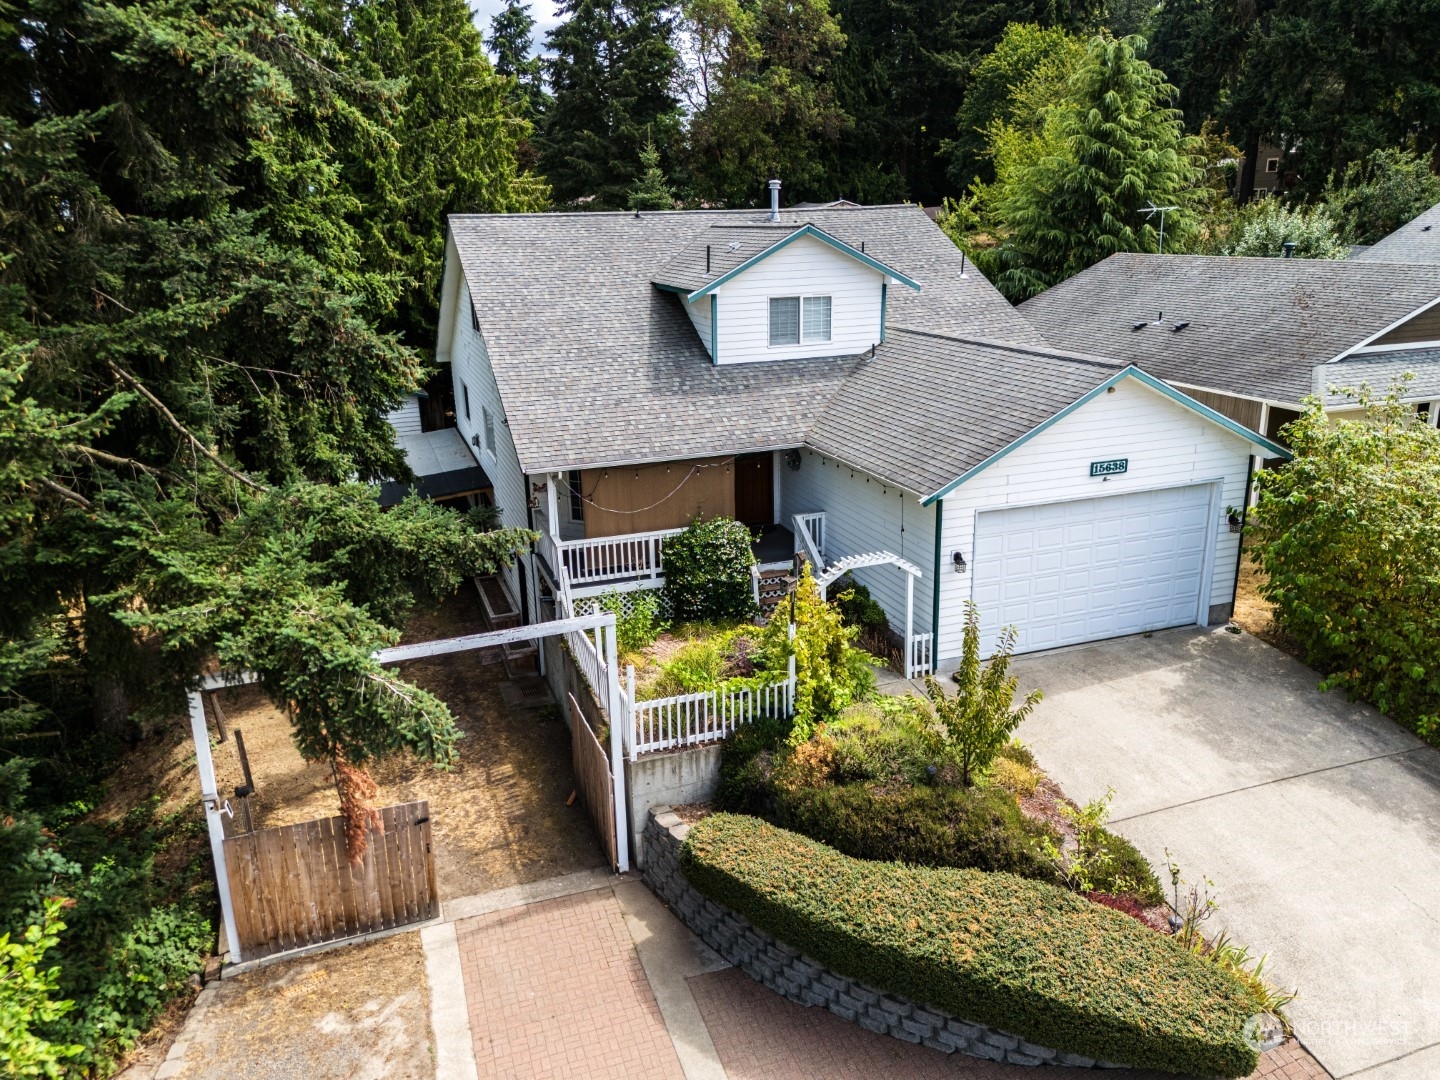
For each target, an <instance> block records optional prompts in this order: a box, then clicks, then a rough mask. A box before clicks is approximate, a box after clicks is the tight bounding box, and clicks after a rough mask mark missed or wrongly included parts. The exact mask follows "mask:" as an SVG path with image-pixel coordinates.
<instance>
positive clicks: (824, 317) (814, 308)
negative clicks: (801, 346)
mask: <svg viewBox="0 0 1440 1080" xmlns="http://www.w3.org/2000/svg"><path fill="white" fill-rule="evenodd" d="M800 303H801V307H802V308H803V313H802V314H803V318H802V320H801V321H802V322H803V324H804V325H803V326H802V327H801V333H800V340H802V341H829V340H830V297H828V296H807V297H805V299H804V300H802V301H801V302H800Z"/></svg>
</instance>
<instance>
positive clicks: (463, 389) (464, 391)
mask: <svg viewBox="0 0 1440 1080" xmlns="http://www.w3.org/2000/svg"><path fill="white" fill-rule="evenodd" d="M460 395H461V397H463V398H464V399H465V419H466V420H469V419H470V387H468V386H466V385H465V384H464V383H463V382H462V383H461V384H460Z"/></svg>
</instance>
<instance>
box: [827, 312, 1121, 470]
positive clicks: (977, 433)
mask: <svg viewBox="0 0 1440 1080" xmlns="http://www.w3.org/2000/svg"><path fill="white" fill-rule="evenodd" d="M1123 367H1124V365H1122V364H1116V363H1112V362H1110V361H1107V360H1099V359H1095V358H1093V357H1084V356H1075V355H1073V354H1068V353H1060V352H1056V351H1054V350H1049V349H1044V348H1038V347H1025V346H1019V345H1003V344H999V343H996V342H992V341H975V340H967V339H961V338H957V337H942V336H939V335H936V334H928V333H920V332H916V331H914V330H898V331H895V332H894V333H892V334H890V335H889V338H888V340H887V341H886V342H885V344H884V345H882V346H880V347H879V348H878V349H876V350H875V356H874V358H873V359H870V360H866V361H864V362H863V363H862V364H861V365H860V366H859V368H858V369H857V370H856V372H855V374H854V375H852V376H851V377H850V379H849V380H847V381H846V383H845V384H844V385H843V386H841V387H840V389H839V390H838V391H837V392H836V394H835V396H834V397H833V398H832V399H831V401H830V404H829V407H828V408H826V410H825V412H824V413H823V414H822V415H821V417H820V419H819V420H818V421H817V423H816V424H815V426H814V428H813V429H812V430H811V431H810V435H809V437H808V438H807V439H806V442H807V443H808V444H809V445H810V446H811V447H812V448H813V449H814V450H816V451H817V452H818V453H820V454H826V455H830V456H831V457H834V458H836V459H838V460H840V461H843V462H845V463H846V464H847V465H853V466H855V467H856V468H859V469H864V470H865V471H866V472H868V473H871V474H872V475H874V476H877V477H879V478H880V479H882V480H888V481H890V482H891V483H894V484H897V485H899V486H900V487H903V488H904V489H905V490H907V491H911V492H914V493H915V494H917V495H929V494H932V493H933V492H935V491H938V490H939V489H940V488H942V487H944V486H945V485H946V484H948V483H949V482H950V481H951V480H954V479H955V478H956V477H958V476H960V475H961V474H962V473H964V472H966V471H967V470H969V469H971V468H973V467H974V466H976V465H978V464H980V463H981V462H982V461H984V460H985V459H986V458H988V457H989V456H990V455H991V454H993V453H995V452H996V451H997V450H1002V449H1004V448H1005V447H1007V446H1009V445H1010V444H1011V443H1012V442H1014V441H1015V440H1016V439H1018V438H1020V437H1021V436H1022V435H1024V434H1025V433H1026V432H1028V431H1031V430H1032V429H1034V428H1035V427H1037V426H1039V425H1040V424H1042V423H1044V422H1045V421H1046V420H1048V419H1050V417H1052V416H1054V415H1055V414H1056V413H1058V412H1059V411H1060V410H1061V409H1063V408H1065V407H1066V406H1067V405H1070V404H1071V403H1073V402H1074V401H1076V400H1077V399H1079V398H1080V397H1083V396H1084V395H1085V394H1086V393H1088V392H1089V391H1091V390H1093V389H1095V387H1097V386H1099V385H1100V384H1101V383H1103V382H1104V381H1105V380H1106V379H1109V378H1110V377H1111V376H1113V375H1114V374H1115V373H1116V372H1118V371H1120V370H1121V369H1122V368H1123Z"/></svg>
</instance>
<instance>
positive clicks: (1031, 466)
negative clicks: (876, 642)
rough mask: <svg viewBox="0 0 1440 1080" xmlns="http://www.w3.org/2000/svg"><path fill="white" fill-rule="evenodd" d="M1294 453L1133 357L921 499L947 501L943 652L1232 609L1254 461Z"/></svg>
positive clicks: (1056, 644)
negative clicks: (1009, 632)
mask: <svg viewBox="0 0 1440 1080" xmlns="http://www.w3.org/2000/svg"><path fill="white" fill-rule="evenodd" d="M1277 450H1279V451H1280V453H1281V454H1283V453H1284V451H1283V450H1281V449H1280V448H1279V447H1276V446H1275V444H1273V443H1271V442H1269V441H1268V440H1266V439H1264V438H1263V437H1262V436H1260V435H1258V434H1257V433H1255V432H1252V431H1249V430H1248V429H1246V428H1243V427H1241V426H1240V425H1239V424H1237V423H1236V422H1235V421H1233V420H1231V419H1229V418H1228V417H1225V416H1222V415H1221V414H1219V413H1216V412H1214V411H1213V410H1211V409H1208V408H1207V407H1205V406H1204V405H1202V404H1200V403H1199V402H1196V401H1194V400H1193V399H1190V398H1187V397H1185V396H1184V395H1183V394H1181V393H1180V392H1178V391H1176V390H1175V389H1174V388H1172V387H1170V386H1167V385H1166V384H1164V383H1161V382H1160V381H1159V380H1157V379H1154V378H1152V377H1151V376H1149V375H1146V374H1145V373H1144V372H1142V371H1139V370H1138V369H1136V368H1133V367H1132V368H1126V369H1125V370H1123V371H1122V372H1120V373H1119V374H1117V375H1114V376H1113V377H1111V378H1110V379H1107V380H1105V381H1104V382H1101V383H1100V385H1098V386H1095V387H1093V389H1091V390H1090V391H1089V392H1087V393H1085V394H1083V395H1081V396H1080V397H1079V398H1078V399H1074V400H1072V401H1071V403H1070V404H1069V405H1067V406H1065V407H1063V408H1061V409H1059V410H1057V411H1056V412H1055V413H1054V414H1053V415H1052V416H1051V417H1050V418H1048V419H1047V420H1045V421H1044V422H1042V423H1039V424H1038V425H1036V426H1034V427H1032V428H1031V429H1029V430H1028V431H1026V432H1025V433H1024V434H1023V435H1022V436H1021V437H1019V438H1015V439H1012V440H1011V441H1010V442H1009V443H1007V444H1006V445H1005V446H1003V447H1001V448H999V449H998V450H995V451H993V452H992V453H990V454H989V455H988V456H987V457H986V458H985V459H984V460H982V461H979V462H978V463H976V464H975V465H974V466H972V467H971V468H970V469H969V470H968V471H966V472H965V473H963V474H962V475H960V476H959V477H958V478H957V479H956V480H954V481H953V482H952V483H950V484H948V485H946V486H945V487H944V488H942V489H941V490H939V491H937V492H936V493H935V494H934V495H932V496H930V497H928V498H927V499H924V500H922V501H923V502H925V503H926V504H927V505H936V506H937V515H936V516H937V526H936V548H937V552H936V558H935V578H936V583H937V585H938V589H937V590H936V594H935V597H934V600H935V610H934V614H933V621H934V624H935V625H936V626H937V627H938V628H939V633H938V635H937V636H938V641H937V642H936V646H935V654H936V656H937V657H938V663H939V666H940V667H941V668H944V667H946V666H947V662H948V663H949V664H953V663H954V661H955V659H956V658H957V657H958V656H959V654H960V649H961V643H962V641H963V634H964V623H965V607H966V604H967V602H971V601H973V602H974V604H975V606H976V608H977V610H978V613H979V619H980V628H981V635H982V640H981V646H982V649H983V650H985V651H986V652H987V653H988V651H989V650H991V649H993V648H994V646H995V643H996V640H997V639H998V637H999V635H1000V633H1001V631H1002V630H1003V629H1004V628H1006V627H1014V628H1015V631H1016V646H1015V647H1016V651H1017V652H1034V651H1037V650H1040V649H1054V648H1060V647H1062V646H1066V645H1078V644H1081V643H1083V642H1089V641H1101V640H1104V639H1106V638H1114V637H1123V636H1125V635H1128V634H1140V633H1145V632H1147V631H1151V630H1161V629H1166V628H1168V627H1174V626H1186V625H1200V626H1206V625H1211V624H1214V623H1219V622H1223V621H1225V620H1226V619H1228V618H1229V617H1230V614H1231V611H1232V609H1233V603H1234V596H1235V572H1236V567H1237V563H1238V558H1239V543H1240V536H1239V535H1238V533H1236V532H1234V531H1232V530H1231V528H1230V525H1229V521H1228V518H1229V515H1230V513H1231V512H1232V509H1233V508H1235V507H1240V506H1243V505H1244V504H1245V491H1246V483H1247V480H1248V478H1249V476H1250V473H1251V467H1252V461H1253V460H1254V459H1259V458H1269V457H1272V456H1275V453H1276V451H1277Z"/></svg>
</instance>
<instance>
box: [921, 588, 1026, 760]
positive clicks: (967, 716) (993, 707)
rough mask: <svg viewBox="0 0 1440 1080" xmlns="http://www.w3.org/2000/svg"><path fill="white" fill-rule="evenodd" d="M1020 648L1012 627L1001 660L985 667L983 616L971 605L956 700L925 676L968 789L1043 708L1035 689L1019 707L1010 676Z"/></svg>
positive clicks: (999, 647)
mask: <svg viewBox="0 0 1440 1080" xmlns="http://www.w3.org/2000/svg"><path fill="white" fill-rule="evenodd" d="M1014 648H1015V629H1014V627H1009V628H1007V629H1005V630H1004V631H1002V632H1001V634H1000V640H999V642H998V643H997V644H996V648H995V655H994V656H992V657H991V658H990V659H989V660H988V661H987V662H986V663H985V664H983V665H982V664H981V663H980V611H979V609H978V608H977V607H976V606H975V604H974V602H973V601H969V600H967V601H966V602H965V634H964V638H963V639H962V642H961V648H960V667H959V669H958V670H957V671H956V672H955V682H956V684H957V690H956V692H955V696H954V697H951V696H950V695H949V694H947V693H946V692H945V688H944V687H943V686H941V685H940V683H939V681H938V680H937V679H935V678H934V677H933V676H930V675H927V676H926V677H925V693H926V695H927V696H928V697H929V698H930V704H931V705H933V706H934V707H935V718H936V719H937V720H938V721H939V727H940V731H939V734H940V737H941V739H942V740H943V742H944V743H945V745H946V746H947V747H948V748H950V749H951V750H952V752H953V753H954V754H955V756H956V758H957V759H958V760H959V762H960V779H961V782H962V783H964V784H965V785H966V786H969V785H970V784H972V783H973V782H974V779H973V777H974V774H975V773H976V772H979V771H981V770H983V769H985V768H987V767H988V766H989V764H990V763H991V762H992V761H994V760H995V755H996V754H998V753H999V752H1000V749H1001V748H1002V747H1003V746H1004V745H1005V744H1006V743H1007V742H1009V741H1010V736H1011V735H1012V734H1013V733H1014V731H1015V729H1016V728H1017V727H1019V726H1020V724H1021V723H1022V722H1023V721H1024V719H1025V717H1027V716H1029V715H1030V713H1031V711H1032V710H1033V709H1034V708H1035V706H1036V705H1037V704H1039V701H1040V698H1041V693H1040V691H1039V690H1031V691H1030V693H1028V694H1027V695H1025V700H1024V702H1023V703H1021V705H1020V706H1019V708H1016V707H1015V691H1016V690H1017V689H1019V686H1020V680H1019V679H1018V678H1016V677H1015V676H1013V675H1011V674H1010V654H1011V652H1012V651H1013V650H1014Z"/></svg>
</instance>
